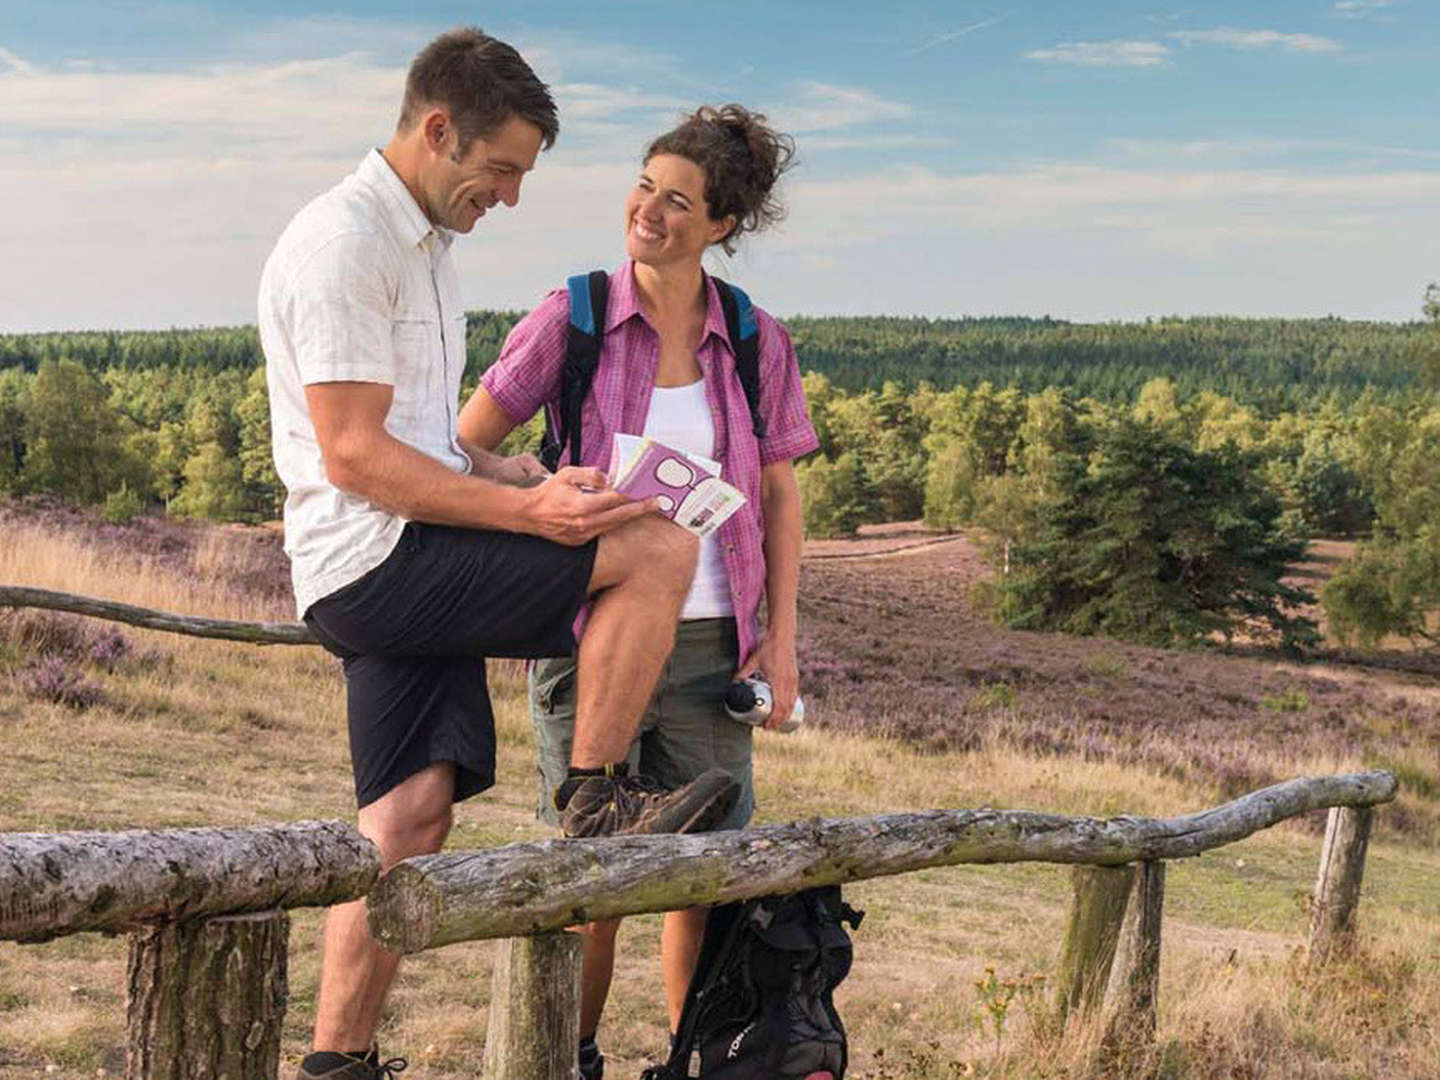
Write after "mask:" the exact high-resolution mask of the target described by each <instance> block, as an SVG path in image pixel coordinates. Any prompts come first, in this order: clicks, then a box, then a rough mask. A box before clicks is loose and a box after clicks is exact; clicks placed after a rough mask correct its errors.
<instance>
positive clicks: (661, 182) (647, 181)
mask: <svg viewBox="0 0 1440 1080" xmlns="http://www.w3.org/2000/svg"><path fill="white" fill-rule="evenodd" d="M730 225H731V221H730V219H729V218H724V219H722V220H720V221H714V220H712V219H711V217H710V205H709V204H708V203H707V202H706V201H705V171H704V170H703V169H701V168H700V166H699V165H696V164H695V163H694V162H693V161H691V160H690V159H689V158H683V157H680V156H678V155H676V154H656V155H655V156H654V157H652V158H651V159H650V160H649V161H647V162H646V163H645V167H644V168H643V169H641V170H640V176H639V178H638V179H637V180H636V181H635V186H634V187H633V188H631V189H630V196H629V198H627V199H626V200H625V252H626V254H628V255H629V256H630V257H631V258H632V259H634V260H635V261H636V262H639V263H645V264H646V265H648V266H672V265H676V264H683V263H685V262H694V263H699V261H700V256H702V255H703V254H705V249H706V248H708V247H709V246H710V245H711V244H713V243H715V242H716V241H717V240H719V239H720V238H721V237H723V236H724V235H725V234H726V233H727V232H729V231H730Z"/></svg>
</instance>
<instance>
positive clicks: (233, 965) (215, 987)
mask: <svg viewBox="0 0 1440 1080" xmlns="http://www.w3.org/2000/svg"><path fill="white" fill-rule="evenodd" d="M289 933H290V917H289V916H288V915H287V914H286V913H285V912H283V911H262V912H257V913H254V914H248V915H221V916H215V917H213V918H208V919H193V920H189V921H186V922H176V923H162V924H160V925H157V926H149V927H145V928H143V929H140V930H136V931H133V932H132V933H131V934H130V958H129V968H128V989H129V995H128V1001H127V1014H128V1015H127V1021H128V1027H129V1045H128V1048H127V1050H126V1053H125V1077H126V1080H275V1077H276V1075H277V1073H278V1072H279V1068H280V1025H281V1022H282V1021H283V1020H284V1018H285V995H286V958H287V956H288V946H289Z"/></svg>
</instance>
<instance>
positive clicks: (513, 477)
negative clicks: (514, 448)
mask: <svg viewBox="0 0 1440 1080" xmlns="http://www.w3.org/2000/svg"><path fill="white" fill-rule="evenodd" d="M493 470H494V471H493V473H492V479H494V480H498V481H499V482H500V483H502V484H513V485H515V486H516V487H530V486H531V485H533V484H538V483H539V482H540V481H542V480H544V479H545V478H546V477H547V476H549V475H550V470H549V469H547V468H545V466H544V465H541V464H540V459H539V458H537V457H536V456H535V455H534V454H516V455H515V456H514V457H507V458H497V459H496V461H495V463H494V467H493Z"/></svg>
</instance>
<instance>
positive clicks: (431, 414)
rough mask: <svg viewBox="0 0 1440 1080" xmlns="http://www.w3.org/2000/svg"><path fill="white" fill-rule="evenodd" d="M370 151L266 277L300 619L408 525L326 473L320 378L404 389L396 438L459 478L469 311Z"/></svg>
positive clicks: (439, 240) (292, 234)
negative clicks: (316, 402) (311, 400)
mask: <svg viewBox="0 0 1440 1080" xmlns="http://www.w3.org/2000/svg"><path fill="white" fill-rule="evenodd" d="M453 239H454V236H453V234H452V233H450V232H449V231H448V230H445V229H441V228H438V227H436V226H433V225H431V224H430V222H429V220H428V219H427V218H426V217H425V215H424V213H423V212H422V211H421V209H420V207H419V205H418V204H417V203H416V202H415V199H414V197H413V196H411V194H410V192H409V191H408V190H407V189H406V187H405V185H404V183H403V182H402V181H401V180H400V178H399V177H398V176H397V175H396V174H395V171H394V170H393V169H392V168H391V167H390V165H389V163H388V162H386V160H385V158H384V157H383V156H382V155H381V153H380V151H378V150H372V151H371V152H370V153H369V154H368V155H367V156H366V157H365V159H364V160H363V161H362V162H361V163H360V167H359V168H358V169H356V171H355V172H354V173H352V174H351V175H349V176H347V177H346V178H345V179H344V180H343V181H342V182H341V183H340V184H338V185H336V186H335V187H333V188H331V189H330V190H329V191H327V192H325V194H323V195H321V196H319V197H318V198H316V199H314V200H313V201H312V202H311V203H309V205H307V206H306V207H305V208H304V209H302V210H301V211H300V212H299V213H298V214H296V215H295V217H294V219H293V220H292V221H291V222H290V224H289V225H288V226H287V227H286V229H285V231H284V232H283V233H282V234H281V236H280V239H279V240H278V241H277V242H276V244H275V250H274V251H273V252H271V254H270V258H269V259H268V260H267V261H266V263H265V270H264V272H263V273H262V274H261V277H260V320H259V321H260V343H261V346H262V348H263V349H264V351H265V364H266V377H267V380H268V382H269V389H270V430H271V438H272V441H273V444H274V449H275V469H276V471H277V472H278V473H279V475H280V479H281V480H282V481H284V483H285V487H286V490H287V492H288V494H287V496H286V499H285V551H286V554H288V555H289V556H290V570H291V579H292V582H293V584H294V587H295V603H296V608H297V610H298V611H299V613H300V614H301V615H302V616H303V615H304V613H305V611H306V610H307V609H308V608H309V607H310V605H311V604H313V603H315V601H317V600H320V599H323V598H324V597H326V596H329V595H330V594H331V593H333V592H335V591H336V590H337V589H340V588H343V587H344V586H346V585H348V584H350V583H351V582H353V581H355V580H357V579H358V578H360V577H362V576H364V575H365V574H366V573H367V572H368V571H370V570H372V569H373V568H374V567H376V566H378V565H379V564H380V563H381V562H383V561H384V560H385V557H386V556H387V555H389V554H390V552H391V551H392V550H393V549H394V547H395V545H396V543H397V542H398V541H399V539H400V533H401V530H402V529H404V527H405V521H404V519H402V518H400V517H399V516H397V515H395V514H392V513H390V512H389V511H386V510H382V509H381V508H380V507H378V506H376V505H374V504H373V503H371V502H369V501H368V500H366V499H364V498H361V497H359V496H356V495H351V494H347V493H346V492H343V491H341V490H340V489H339V488H337V487H335V486H334V485H333V484H331V483H330V481H329V480H328V479H327V478H326V475H325V464H324V461H323V460H322V458H321V455H320V445H319V442H318V441H317V439H316V437H315V426H314V424H313V423H312V421H311V419H310V411H309V409H308V408H307V407H306V403H305V387H306V386H307V385H309V384H312V383H325V382H369V383H384V384H386V385H389V386H392V387H394V390H395V396H394V400H393V401H392V403H391V406H390V413H389V415H388V416H387V417H386V419H385V428H386V430H387V431H388V432H389V433H390V434H391V435H393V436H394V437H395V438H396V439H399V440H400V441H401V442H405V443H408V444H409V445H411V446H413V447H414V448H415V449H417V450H419V451H421V452H422V453H425V454H427V455H429V456H430V457H432V458H434V459H435V460H436V461H439V462H440V463H441V464H442V465H444V466H446V467H447V468H450V469H453V470H455V471H456V472H462V473H463V472H468V471H469V470H470V459H469V457H468V456H467V455H466V454H465V452H464V450H462V449H461V447H460V444H459V442H458V440H457V439H456V431H455V417H456V411H457V409H458V407H459V398H460V379H461V376H462V375H463V373H464V369H465V312H464V309H463V308H462V306H461V304H460V284H459V280H458V278H457V276H456V274H455V267H454V263H453V261H452V260H451V258H450V253H449V248H450V244H451V242H452V240H453Z"/></svg>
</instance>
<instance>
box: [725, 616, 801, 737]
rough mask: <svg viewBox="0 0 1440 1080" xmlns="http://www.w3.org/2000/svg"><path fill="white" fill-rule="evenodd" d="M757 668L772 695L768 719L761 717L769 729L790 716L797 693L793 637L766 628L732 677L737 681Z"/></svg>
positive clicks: (773, 728) (798, 674) (797, 682)
mask: <svg viewBox="0 0 1440 1080" xmlns="http://www.w3.org/2000/svg"><path fill="white" fill-rule="evenodd" d="M757 671H758V672H760V673H761V674H763V675H764V676H765V681H766V682H768V683H769V684H770V692H771V694H773V695H774V704H773V706H772V707H771V709H770V719H769V720H766V721H765V726H766V728H768V729H770V730H771V731H773V730H775V729H776V728H778V727H779V726H780V725H781V724H783V723H784V722H785V721H786V720H788V719H790V713H791V712H792V711H793V710H794V708H795V699H796V698H797V697H798V696H799V694H800V664H799V662H798V661H797V660H796V659H795V639H794V638H793V637H785V636H783V635H779V634H773V633H770V632H767V633H766V634H765V637H764V638H763V639H761V641H760V644H759V645H757V646H756V647H755V651H754V652H752V653H751V654H750V657H749V659H747V660H746V661H745V662H744V663H743V664H741V665H740V668H739V670H738V671H736V672H735V678H736V680H737V681H738V680H740V679H744V678H746V677H748V676H750V675H753V674H754V673H755V672H757Z"/></svg>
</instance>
